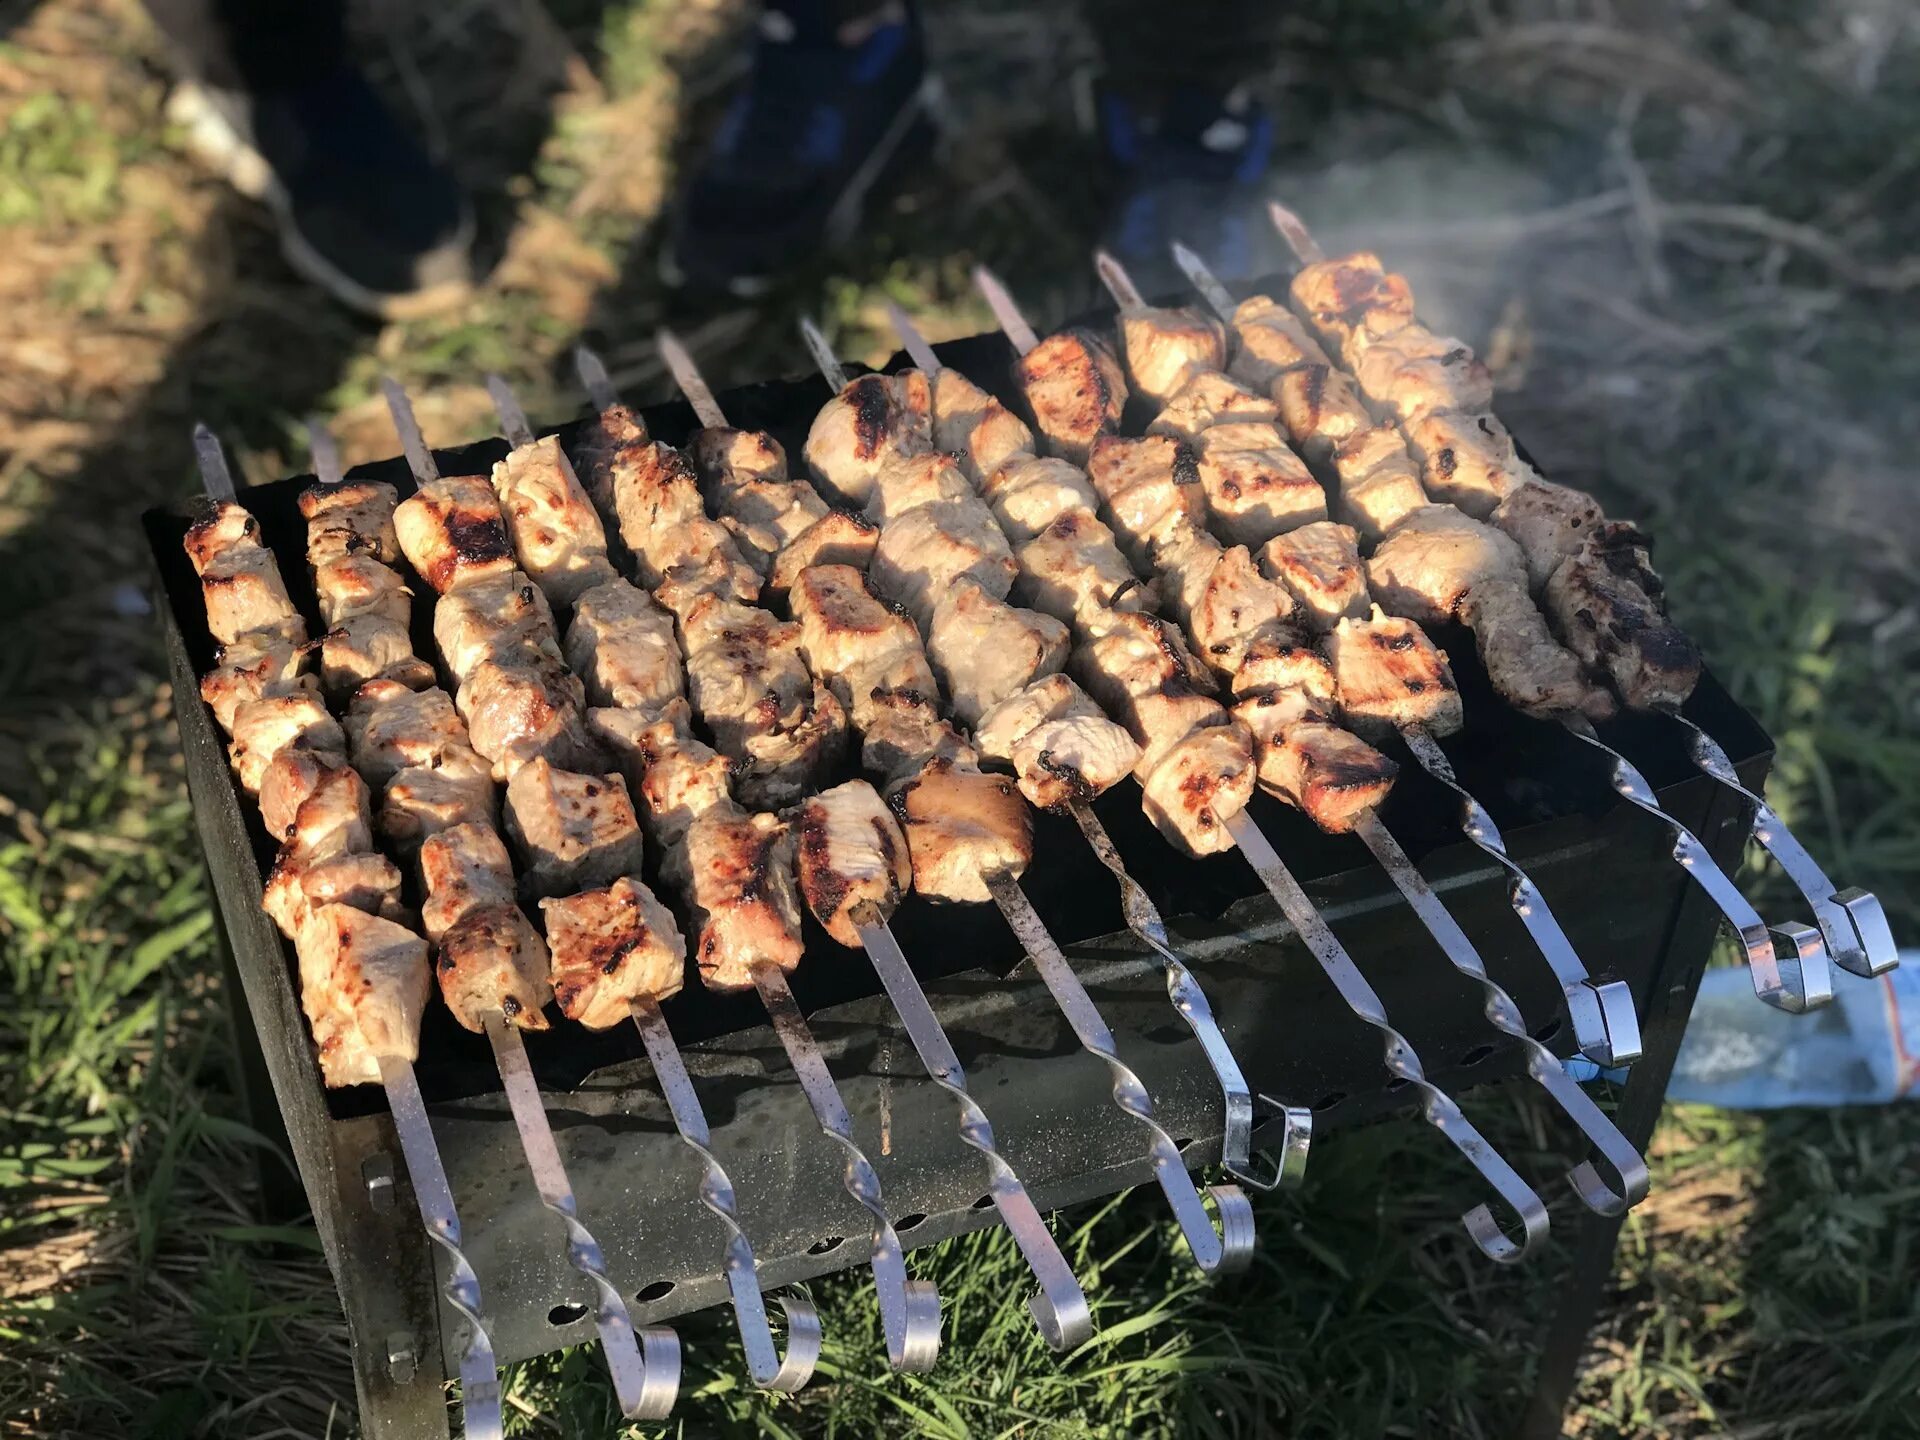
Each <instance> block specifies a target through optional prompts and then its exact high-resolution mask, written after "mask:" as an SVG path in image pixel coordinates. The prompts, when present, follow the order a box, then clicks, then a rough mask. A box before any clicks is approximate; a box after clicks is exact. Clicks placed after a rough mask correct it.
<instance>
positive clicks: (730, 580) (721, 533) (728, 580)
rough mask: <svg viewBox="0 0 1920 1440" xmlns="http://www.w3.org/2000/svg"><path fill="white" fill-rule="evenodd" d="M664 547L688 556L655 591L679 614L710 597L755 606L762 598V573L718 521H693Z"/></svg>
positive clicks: (658, 596)
mask: <svg viewBox="0 0 1920 1440" xmlns="http://www.w3.org/2000/svg"><path fill="white" fill-rule="evenodd" d="M664 548H666V549H670V550H672V551H673V552H674V553H676V554H680V555H683V556H685V557H687V558H685V559H683V560H682V561H681V562H680V563H678V564H676V565H674V566H673V567H672V568H671V569H670V570H668V571H667V573H666V575H665V576H664V577H663V578H662V579H661V581H660V583H659V584H658V585H656V586H655V587H654V590H653V598H654V599H656V600H658V601H659V602H660V603H661V604H662V605H664V606H666V607H667V609H669V610H671V611H672V612H673V613H674V614H675V615H678V616H682V617H684V616H685V615H686V614H687V613H688V612H689V611H691V610H693V609H695V608H696V607H697V606H699V605H701V604H702V603H704V602H705V601H707V600H710V599H717V600H737V601H739V602H740V603H742V604H745V605H751V604H752V603H753V602H754V601H756V600H758V599H759V598H760V576H759V575H758V574H757V573H755V571H754V568H753V566H751V565H749V564H748V563H747V562H746V560H745V559H743V558H742V557H741V554H740V549H739V547H738V546H737V545H735V544H734V543H733V536H732V535H730V534H728V533H727V529H726V527H725V526H723V525H721V524H719V523H718V522H717V521H713V520H689V521H688V522H687V523H686V524H684V525H682V526H679V527H678V528H677V529H676V530H675V531H674V538H673V541H672V543H671V545H669V546H667V547H664Z"/></svg>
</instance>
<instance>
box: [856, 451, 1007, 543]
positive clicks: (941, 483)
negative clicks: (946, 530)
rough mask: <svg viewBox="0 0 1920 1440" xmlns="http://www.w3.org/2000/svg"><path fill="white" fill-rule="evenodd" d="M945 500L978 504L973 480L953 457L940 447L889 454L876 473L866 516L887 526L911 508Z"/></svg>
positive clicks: (914, 508)
mask: <svg viewBox="0 0 1920 1440" xmlns="http://www.w3.org/2000/svg"><path fill="white" fill-rule="evenodd" d="M942 500H971V501H974V503H976V504H977V503H979V502H978V500H977V499H976V498H975V496H974V491H973V482H972V481H971V480H969V479H967V476H966V472H965V471H963V470H962V469H961V468H960V466H959V464H958V463H957V462H956V460H955V459H954V457H953V456H951V455H947V454H943V453H942V452H940V451H938V450H927V451H924V452H922V453H920V454H916V455H890V456H888V457H887V459H886V461H885V462H884V463H883V464H882V465H881V466H880V468H879V469H878V470H876V471H875V472H874V477H873V494H872V495H871V496H870V497H869V498H868V500H867V518H868V519H869V520H872V521H874V522H875V523H876V524H878V525H882V526H884V525H886V524H887V522H889V521H891V520H897V519H899V518H900V517H901V516H902V515H905V514H906V513H907V512H908V511H909V510H916V509H918V508H919V507H920V506H922V505H932V504H934V503H936V502H938V501H942Z"/></svg>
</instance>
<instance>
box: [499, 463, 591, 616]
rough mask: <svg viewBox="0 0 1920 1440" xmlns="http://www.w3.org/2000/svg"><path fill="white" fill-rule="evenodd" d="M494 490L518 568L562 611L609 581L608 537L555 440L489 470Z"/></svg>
mask: <svg viewBox="0 0 1920 1440" xmlns="http://www.w3.org/2000/svg"><path fill="white" fill-rule="evenodd" d="M493 490H494V493H495V494H496V495H498V496H499V497H500V509H501V513H502V514H503V515H505V517H506V521H507V530H508V532H509V533H510V534H511V535H512V536H513V549H514V553H515V554H516V555H518V556H519V557H520V568H521V569H522V570H524V571H525V572H526V573H527V574H528V575H530V576H532V577H533V580H534V583H536V584H537V585H539V587H540V588H541V589H542V590H544V591H546V592H547V595H548V596H549V597H550V598H551V599H554V600H557V601H558V602H560V603H561V604H563V605H571V604H572V603H573V602H574V601H575V600H576V599H577V598H579V596H580V595H582V594H583V593H585V592H586V591H588V590H591V589H593V588H594V587H595V586H597V585H604V584H606V582H607V581H609V580H611V579H613V578H614V569H613V565H612V563H611V562H610V561H609V560H608V559H607V532H606V530H605V529H604V528H603V527H602V526H601V524H600V517H599V516H598V515H597V514H595V513H594V508H593V502H592V501H591V500H589V499H588V498H587V492H586V491H585V490H583V489H582V488H581V486H580V482H579V480H578V479H576V478H575V477H574V473H573V466H572V465H571V464H569V463H568V461H567V457H566V455H565V454H564V453H562V451H561V449H560V439H559V437H558V436H555V435H549V436H547V437H546V438H544V439H541V440H536V441H534V442H533V444H531V445H517V446H515V447H514V448H513V449H512V450H511V451H509V452H508V454H507V458H506V459H504V460H502V461H500V462H499V463H498V464H496V465H495V466H494V467H493Z"/></svg>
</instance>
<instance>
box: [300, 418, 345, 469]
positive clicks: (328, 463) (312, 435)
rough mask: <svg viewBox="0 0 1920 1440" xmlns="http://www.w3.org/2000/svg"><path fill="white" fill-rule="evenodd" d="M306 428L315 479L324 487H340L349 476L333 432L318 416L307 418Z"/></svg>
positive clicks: (308, 449) (308, 451)
mask: <svg viewBox="0 0 1920 1440" xmlns="http://www.w3.org/2000/svg"><path fill="white" fill-rule="evenodd" d="M306 428H307V455H308V457H309V458H310V459H311V460H312V461H313V478H314V479H316V480H318V481H319V482H320V483H321V484H322V485H338V484H339V483H340V482H341V481H343V480H345V479H346V478H347V476H346V471H345V470H344V469H343V468H342V466H341V464H340V447H339V445H337V444H336V443H335V442H334V438H333V431H331V430H329V429H328V428H327V422H326V421H325V420H324V419H323V418H322V417H320V416H318V415H309V416H308V417H307V421H306Z"/></svg>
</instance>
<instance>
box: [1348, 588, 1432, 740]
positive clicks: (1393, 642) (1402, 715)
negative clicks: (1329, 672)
mask: <svg viewBox="0 0 1920 1440" xmlns="http://www.w3.org/2000/svg"><path fill="white" fill-rule="evenodd" d="M1326 647H1327V659H1328V661H1329V663H1331V664H1332V666H1333V673H1334V678H1335V679H1336V680H1337V681H1338V682H1339V685H1340V709H1341V711H1342V712H1343V713H1344V714H1345V715H1346V718H1347V721H1348V723H1349V724H1351V725H1352V726H1353V728H1354V729H1355V730H1357V731H1359V732H1360V734H1362V735H1371V736H1381V735H1386V734H1388V733H1390V732H1392V731H1394V730H1398V729H1401V728H1402V727H1411V726H1418V727H1420V728H1422V729H1425V730H1429V731H1431V732H1432V733H1434V734H1435V735H1451V734H1452V733H1453V732H1454V731H1456V730H1458V729H1459V728H1460V723H1461V714H1460V691H1459V688H1458V687H1457V686H1456V685H1455V684H1454V683H1453V671H1452V670H1451V669H1449V668H1448V666H1447V657H1446V654H1445V652H1443V651H1442V650H1441V649H1440V648H1439V647H1438V646H1436V645H1435V644H1434V643H1433V641H1431V640H1429V639H1428V638H1427V635H1426V632H1425V631H1424V630H1422V629H1421V628H1420V627H1419V626H1418V625H1416V624H1414V622H1413V621H1411V620H1402V619H1398V618H1392V617H1389V616H1388V615H1386V614H1385V613H1384V612H1382V611H1381V609H1380V608H1379V607H1378V606H1375V607H1374V611H1373V615H1372V617H1371V618H1369V619H1366V620H1351V619H1349V620H1342V621H1341V622H1340V623H1339V624H1338V625H1336V626H1335V627H1334V629H1333V631H1332V632H1331V633H1330V634H1329V635H1328V636H1327V638H1326Z"/></svg>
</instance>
